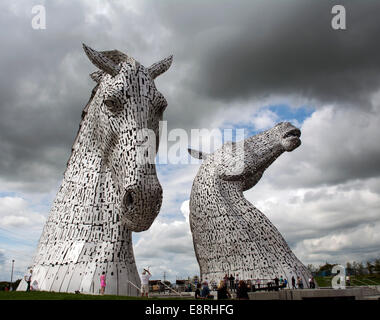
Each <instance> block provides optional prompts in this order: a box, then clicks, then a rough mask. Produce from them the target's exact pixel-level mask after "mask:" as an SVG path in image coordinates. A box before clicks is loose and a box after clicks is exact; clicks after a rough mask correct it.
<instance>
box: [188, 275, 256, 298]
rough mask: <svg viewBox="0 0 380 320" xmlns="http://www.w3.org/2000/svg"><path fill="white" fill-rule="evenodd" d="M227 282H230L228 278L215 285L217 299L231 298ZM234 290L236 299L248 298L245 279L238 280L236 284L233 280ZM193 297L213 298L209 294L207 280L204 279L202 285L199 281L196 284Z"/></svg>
mask: <svg viewBox="0 0 380 320" xmlns="http://www.w3.org/2000/svg"><path fill="white" fill-rule="evenodd" d="M228 284H230V286H231V283H230V282H229V280H227V281H226V280H224V279H223V280H221V281H220V283H219V285H218V287H217V290H216V291H217V298H218V300H223V299H231V297H232V295H231V292H230V290H229V289H228ZM233 288H234V290H235V291H236V299H239V300H248V299H249V298H248V291H249V290H248V287H247V284H246V282H245V281H243V280H239V282H238V284H237V286H235V282H234V285H233ZM195 299H214V296H213V295H211V291H210V288H209V286H208V282H207V281H204V282H203V283H202V285H201V284H200V283H198V284H197V289H196V290H195Z"/></svg>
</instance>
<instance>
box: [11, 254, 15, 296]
mask: <svg viewBox="0 0 380 320" xmlns="http://www.w3.org/2000/svg"><path fill="white" fill-rule="evenodd" d="M14 265H15V261H14V260H12V273H11V290H13V286H12V282H13V267H14Z"/></svg>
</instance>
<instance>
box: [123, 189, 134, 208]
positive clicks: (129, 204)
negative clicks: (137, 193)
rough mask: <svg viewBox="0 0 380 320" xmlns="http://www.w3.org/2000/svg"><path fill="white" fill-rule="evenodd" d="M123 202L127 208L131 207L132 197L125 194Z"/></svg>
mask: <svg viewBox="0 0 380 320" xmlns="http://www.w3.org/2000/svg"><path fill="white" fill-rule="evenodd" d="M124 201H125V204H126V206H127V207H130V206H132V205H133V197H132V194H131V193H130V192H127V194H126V195H125V198H124Z"/></svg>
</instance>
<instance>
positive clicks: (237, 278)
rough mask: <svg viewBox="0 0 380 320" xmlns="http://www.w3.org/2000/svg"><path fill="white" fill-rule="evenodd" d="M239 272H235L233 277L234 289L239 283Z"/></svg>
mask: <svg viewBox="0 0 380 320" xmlns="http://www.w3.org/2000/svg"><path fill="white" fill-rule="evenodd" d="M239 280H240V279H239V274H238V273H237V274H236V277H235V286H234V289H235V291H236V290H237V287H238V285H239Z"/></svg>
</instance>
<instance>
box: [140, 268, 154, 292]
mask: <svg viewBox="0 0 380 320" xmlns="http://www.w3.org/2000/svg"><path fill="white" fill-rule="evenodd" d="M151 276H152V274H151V273H150V272H149V270H147V269H144V271H143V273H142V275H141V296H142V297H143V296H144V293H145V296H147V297H148V293H149V279H150V277H151Z"/></svg>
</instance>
